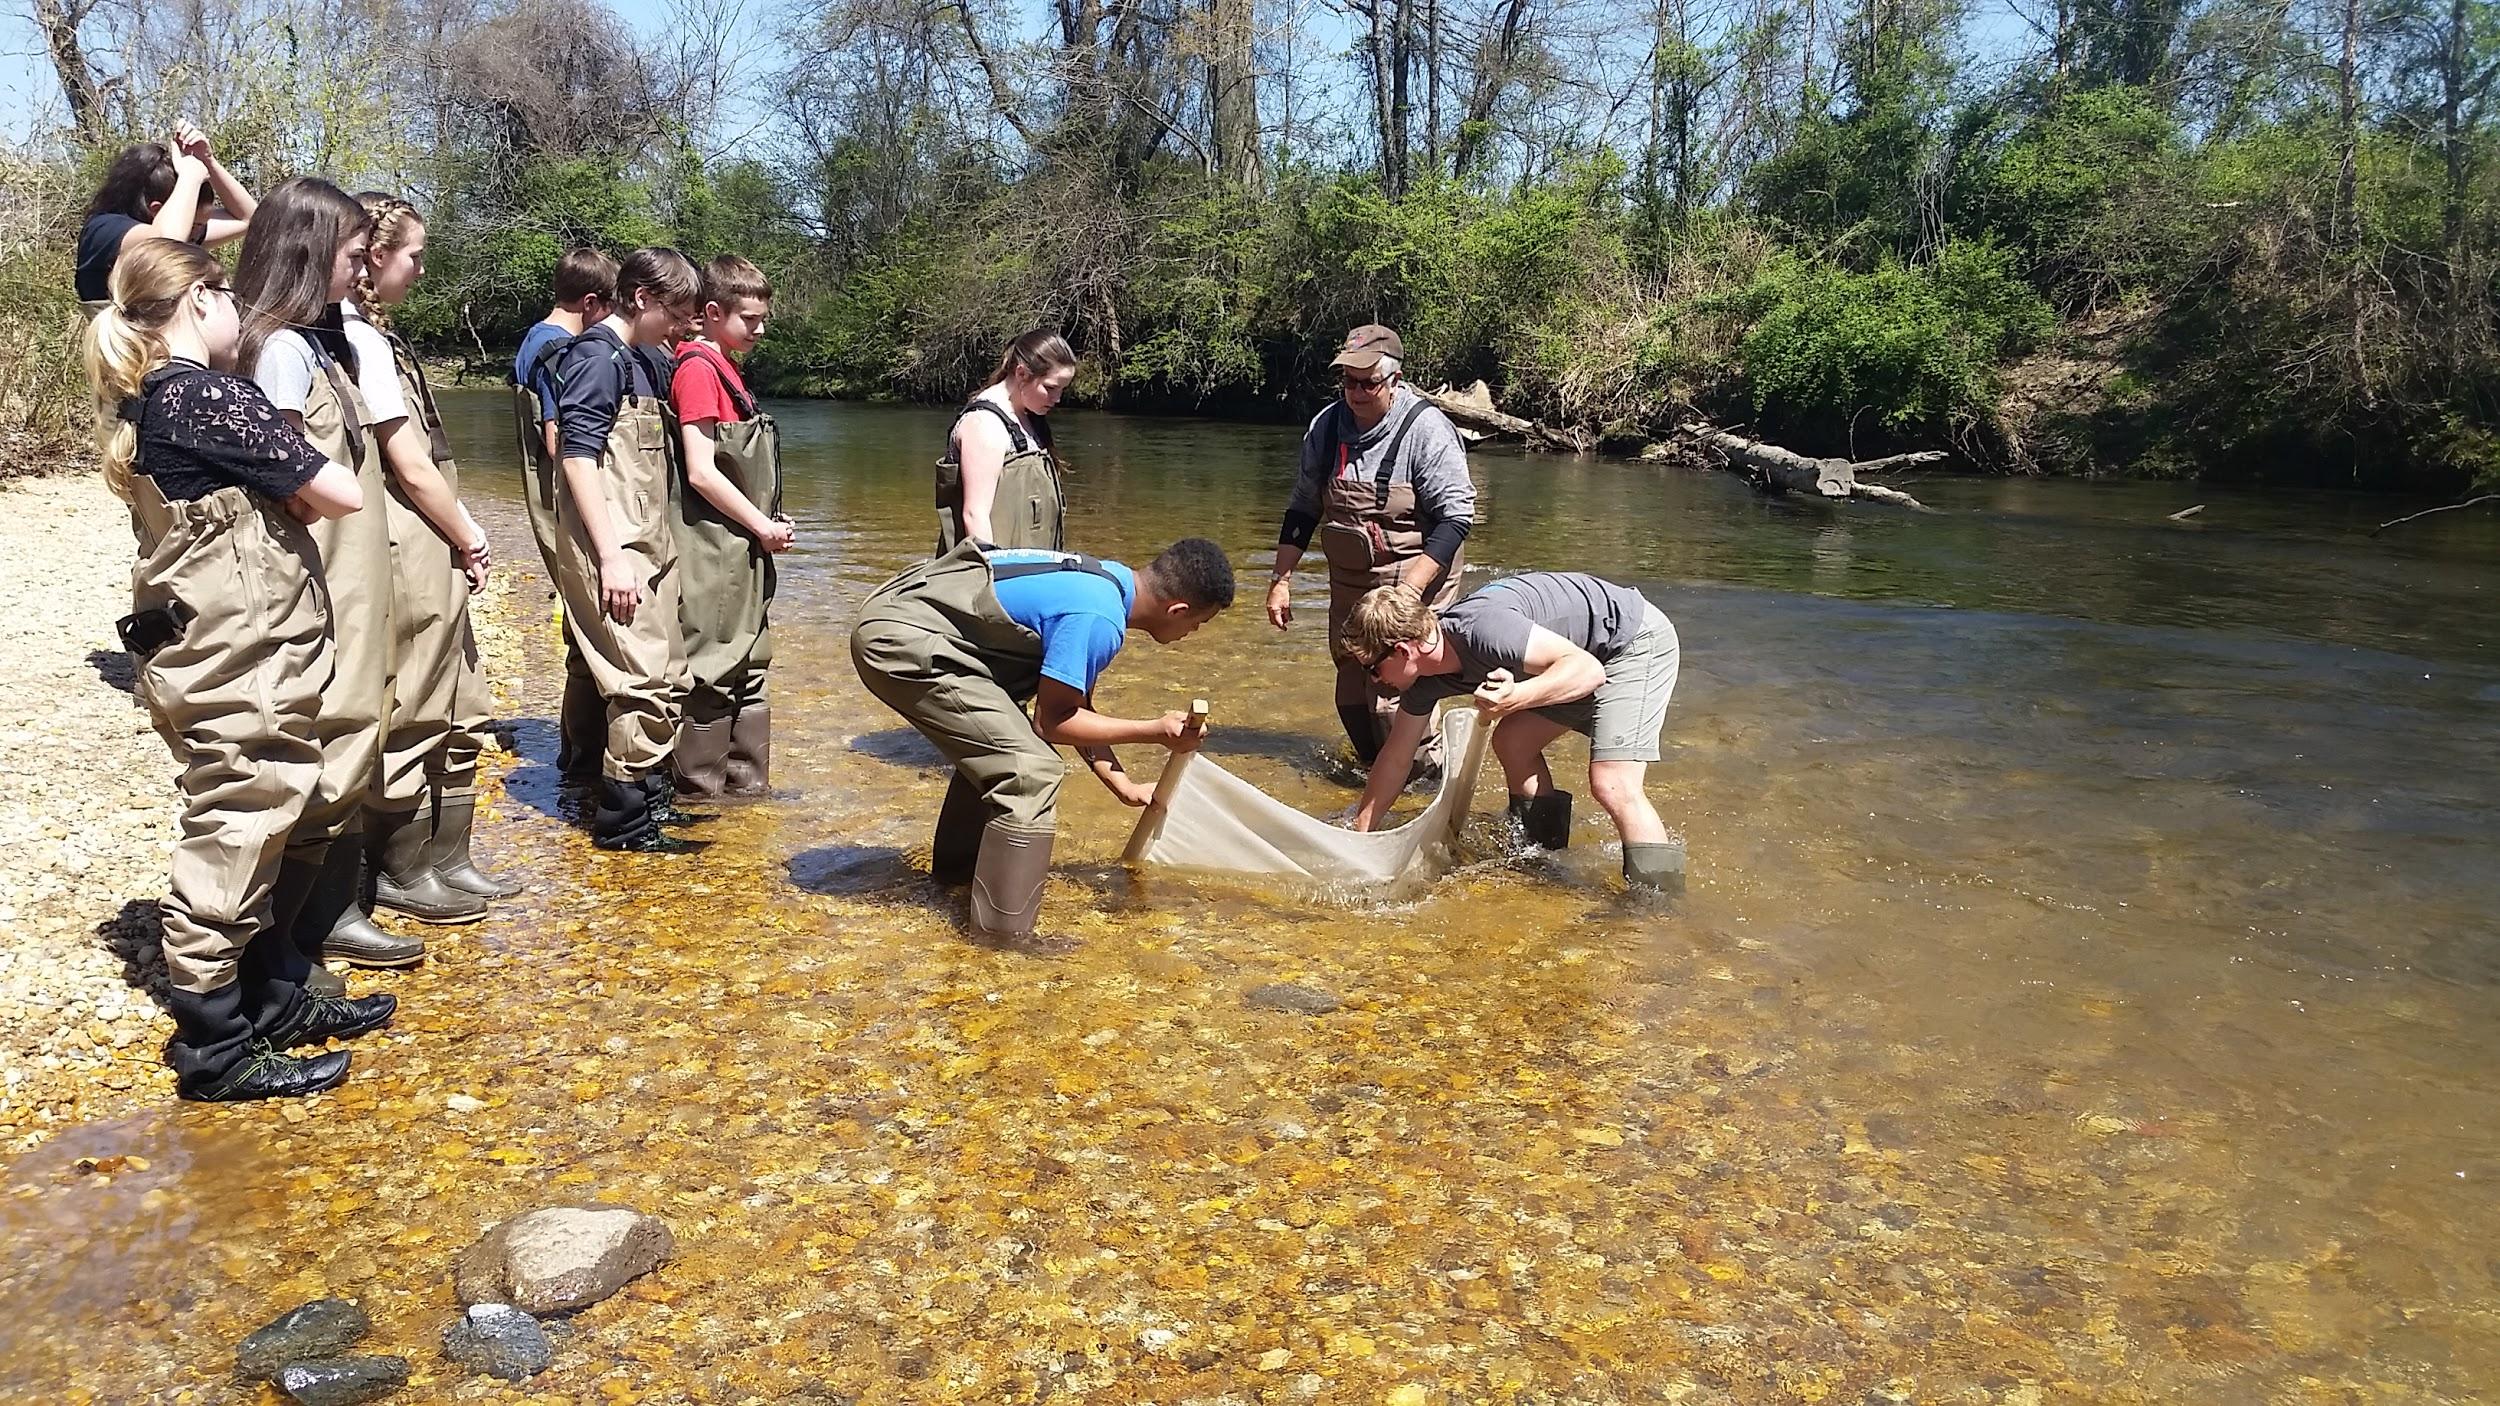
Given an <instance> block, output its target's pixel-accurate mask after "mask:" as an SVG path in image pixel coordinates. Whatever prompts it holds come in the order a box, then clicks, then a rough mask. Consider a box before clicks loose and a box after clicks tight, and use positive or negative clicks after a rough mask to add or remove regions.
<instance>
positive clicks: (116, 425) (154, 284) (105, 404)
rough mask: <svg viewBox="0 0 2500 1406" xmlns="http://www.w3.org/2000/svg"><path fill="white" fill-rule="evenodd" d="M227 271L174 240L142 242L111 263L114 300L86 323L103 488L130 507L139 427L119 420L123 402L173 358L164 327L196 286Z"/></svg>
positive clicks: (193, 247)
mask: <svg viewBox="0 0 2500 1406" xmlns="http://www.w3.org/2000/svg"><path fill="white" fill-rule="evenodd" d="M224 273H225V269H224V267H223V266H222V265H220V264H219V263H218V262H217V260H216V259H214V258H212V257H210V255H209V253H208V251H207V250H205V249H202V248H200V247H199V246H198V245H196V244H185V243H182V242H181V241H179V240H173V239H157V238H148V239H142V240H140V241H138V242H137V243H135V244H133V245H131V246H130V247H129V248H127V249H125V250H123V251H122V256H121V259H120V261H119V262H117V263H115V264H114V265H113V281H112V289H113V301H112V302H111V303H110V304H108V305H107V306H106V307H105V308H104V310H103V311H102V312H99V313H97V314H96V315H95V321H93V322H91V323H89V324H87V339H86V349H85V355H86V362H87V381H88V384H90V385H92V386H94V387H95V408H96V446H97V448H99V449H101V450H102V451H103V453H104V485H105V487H107V488H110V489H112V490H113V496H114V497H116V498H119V499H121V500H122V501H123V502H125V503H127V502H129V501H130V473H131V467H132V465H133V463H134V462H135V461H136V460H137V459H138V457H139V427H138V426H137V425H136V424H134V423H132V422H131V421H128V420H125V419H123V418H122V414H121V408H122V402H124V401H126V400H129V399H131V398H133V397H135V396H137V395H138V394H139V391H140V389H141V387H142V386H143V385H144V384H145V382H146V381H147V376H148V373H149V372H151V371H153V370H155V369H156V368H157V367H159V366H162V365H164V364H165V363H166V361H168V360H169V359H171V357H172V355H173V353H172V352H170V351H168V350H167V349H166V347H165V328H166V325H167V324H169V323H171V322H172V321H173V320H174V314H175V313H176V312H178V311H179V310H180V309H181V307H182V300H183V298H184V296H185V295H187V294H189V293H190V291H191V288H192V286H193V285H194V284H198V283H204V282H213V281H216V280H218V279H220V278H222V277H223V275H224Z"/></svg>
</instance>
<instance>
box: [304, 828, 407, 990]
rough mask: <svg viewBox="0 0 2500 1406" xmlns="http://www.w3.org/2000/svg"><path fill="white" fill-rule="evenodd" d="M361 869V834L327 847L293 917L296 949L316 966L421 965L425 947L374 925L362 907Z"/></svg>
mask: <svg viewBox="0 0 2500 1406" xmlns="http://www.w3.org/2000/svg"><path fill="white" fill-rule="evenodd" d="M365 868H366V865H365V838H364V836H363V834H361V833H349V834H345V835H341V836H339V837H338V839H336V840H335V841H333V842H331V845H330V853H329V855H328V856H327V857H326V858H324V859H323V860H322V862H321V875H320V877H319V878H316V879H315V880H313V886H312V892H311V893H310V894H308V895H306V897H305V899H304V908H303V911H302V912H301V913H299V914H297V915H296V920H295V929H294V933H295V945H296V946H298V947H301V948H303V949H304V950H305V951H306V952H307V953H310V954H312V955H313V957H314V959H315V960H316V961H330V962H345V963H347V964H348V965H349V966H351V967H405V966H413V965H415V964H416V963H418V962H421V961H423V960H425V944H424V943H423V942H421V941H419V940H418V939H416V938H413V937H401V936H399V935H398V934H397V933H390V932H384V931H383V930H382V929H380V928H378V927H375V926H374V925H373V919H372V918H371V917H370V916H368V915H367V914H366V912H365V909H364V907H363V906H362V900H363V897H364V874H365Z"/></svg>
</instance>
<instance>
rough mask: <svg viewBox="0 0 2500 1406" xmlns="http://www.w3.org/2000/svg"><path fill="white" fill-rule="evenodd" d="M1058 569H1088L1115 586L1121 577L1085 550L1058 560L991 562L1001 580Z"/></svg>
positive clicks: (1010, 579)
mask: <svg viewBox="0 0 2500 1406" xmlns="http://www.w3.org/2000/svg"><path fill="white" fill-rule="evenodd" d="M1058 571H1087V572H1091V573H1093V574H1094V575H1096V576H1099V577H1101V578H1102V579H1104V580H1105V581H1108V582H1110V583H1111V584H1112V585H1114V586H1117V585H1119V584H1120V578H1119V577H1117V576H1114V575H1112V574H1111V573H1110V572H1108V571H1105V570H1104V569H1103V565H1102V561H1101V559H1100V558H1097V557H1089V556H1087V555H1085V554H1084V553H1083V552H1070V553H1068V554H1067V555H1065V556H1062V557H1060V558H1059V559H1058V560H1056V561H1011V562H1006V563H1003V564H1002V563H999V562H992V563H990V575H991V576H992V577H993V578H994V579H996V580H1000V581H1017V580H1021V579H1023V578H1024V577H1027V576H1048V575H1050V574H1051V573H1053V572H1058Z"/></svg>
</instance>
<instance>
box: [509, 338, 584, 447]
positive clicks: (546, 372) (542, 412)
mask: <svg viewBox="0 0 2500 1406" xmlns="http://www.w3.org/2000/svg"><path fill="white" fill-rule="evenodd" d="M572 336H573V334H572V333H570V332H567V331H565V330H564V329H563V328H561V327H558V326H557V325H555V324H554V323H552V322H541V323H537V324H535V325H533V326H532V327H531V328H530V330H528V331H527V332H524V333H522V334H521V349H520V350H519V351H517V352H514V353H513V354H512V384H514V385H516V386H527V387H529V388H530V389H531V390H534V391H536V392H538V418H539V421H540V423H542V424H543V423H545V422H546V421H549V420H552V419H554V418H555V417H556V385H555V366H554V362H555V358H554V357H549V358H548V359H547V364H545V365H541V364H540V363H539V360H538V359H539V357H540V356H542V355H544V354H545V353H546V351H547V349H548V348H549V347H552V346H554V345H556V344H557V343H559V342H562V341H566V340H568V339H570V338H571V337H572Z"/></svg>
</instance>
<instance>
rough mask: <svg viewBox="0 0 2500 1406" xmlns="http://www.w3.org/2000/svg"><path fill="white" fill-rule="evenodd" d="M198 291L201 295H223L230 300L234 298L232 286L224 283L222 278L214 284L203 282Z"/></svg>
mask: <svg viewBox="0 0 2500 1406" xmlns="http://www.w3.org/2000/svg"><path fill="white" fill-rule="evenodd" d="M200 291H201V292H203V293H223V294H225V295H226V296H227V297H229V298H231V297H233V296H234V285H233V284H231V283H228V282H226V281H225V280H224V279H222V278H221V279H219V280H217V281H216V282H215V283H210V282H207V281H205V280H203V281H202V282H201V284H200Z"/></svg>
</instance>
